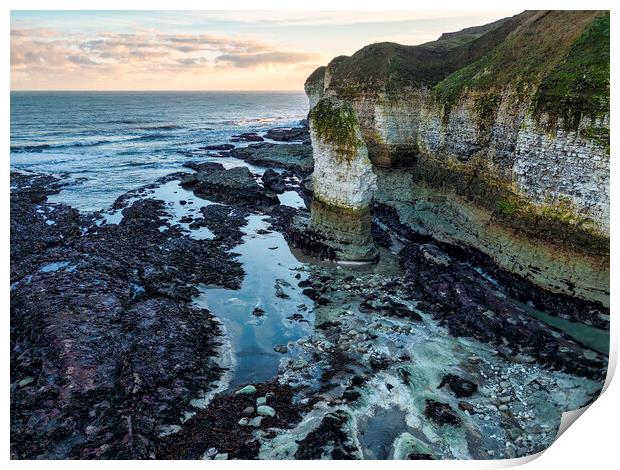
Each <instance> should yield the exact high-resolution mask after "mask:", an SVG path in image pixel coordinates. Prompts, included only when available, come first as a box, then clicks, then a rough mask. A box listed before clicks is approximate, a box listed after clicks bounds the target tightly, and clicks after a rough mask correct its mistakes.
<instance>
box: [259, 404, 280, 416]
mask: <svg viewBox="0 0 620 470" xmlns="http://www.w3.org/2000/svg"><path fill="white" fill-rule="evenodd" d="M256 412H257V413H258V414H259V415H261V416H271V417H273V416H275V415H276V410H274V409H273V408H272V407H270V406H267V405H261V406H259V407H258V408H256Z"/></svg>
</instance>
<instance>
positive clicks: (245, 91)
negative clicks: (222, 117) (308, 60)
mask: <svg viewBox="0 0 620 470" xmlns="http://www.w3.org/2000/svg"><path fill="white" fill-rule="evenodd" d="M9 91H11V92H21V91H25V92H49V91H53V92H63V91H64V92H124V91H130V92H171V91H174V92H183V91H185V92H189V93H194V92H200V91H203V92H217V93H230V92H235V91H236V92H244V93H253V92H255V93H290V92H303V93H305V91H304V90H303V89H301V90H300V89H282V90H242V89H234V90H233V89H231V90H225V89H217V90H215V89H213V90H204V89H196V90H185V89H184V90H175V89H157V90H137V89H134V90H132V89H123V90H109V89H105V90H80V89H77V90H62V89H60V90H59V89H49V90H47V89H45V90H41V89H32V90H28V89H19V90H13V89H11V90H9Z"/></svg>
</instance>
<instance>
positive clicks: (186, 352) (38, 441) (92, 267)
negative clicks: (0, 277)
mask: <svg viewBox="0 0 620 470" xmlns="http://www.w3.org/2000/svg"><path fill="white" fill-rule="evenodd" d="M180 176H181V175H175V176H174V178H179V177H180ZM12 186H13V189H12V190H11V244H12V247H11V280H12V282H13V285H12V293H11V382H12V383H18V382H20V381H23V380H24V377H36V378H37V384H38V386H36V387H35V386H25V387H22V388H19V387H12V390H11V455H12V456H13V457H14V458H116V459H118V458H148V457H151V456H152V455H153V452H154V450H155V441H156V440H157V438H158V434H159V431H158V430H159V429H160V428H161V427H162V426H164V425H166V424H171V423H178V422H179V417H180V416H182V414H183V412H184V411H186V410H187V409H189V408H190V400H191V399H192V398H193V397H195V396H198V395H199V394H200V393H202V392H204V390H207V389H209V388H211V386H212V384H213V382H214V380H216V379H217V378H218V377H219V376H220V374H221V369H220V368H219V367H218V366H217V364H216V363H215V361H214V360H213V357H214V356H215V355H216V354H217V352H216V351H217V347H218V344H219V342H218V337H219V335H220V331H219V326H218V323H217V322H216V321H215V319H214V317H213V316H212V315H211V314H210V313H209V312H208V311H207V310H204V309H200V308H197V307H196V306H194V305H193V304H192V302H191V299H192V297H193V296H194V295H196V294H197V292H198V290H197V286H198V285H199V284H203V283H204V284H214V285H220V286H222V287H226V286H227V287H228V288H238V287H239V285H240V282H241V279H242V277H243V271H242V269H241V266H240V265H239V264H238V263H237V262H236V261H234V255H231V254H230V253H228V251H227V249H226V248H225V247H224V246H223V245H221V244H220V243H218V242H216V241H211V240H201V241H198V240H194V239H191V238H189V237H187V236H186V235H183V234H182V233H181V232H180V231H178V230H177V229H176V228H175V227H171V226H169V225H168V223H167V222H166V220H167V217H166V215H167V214H166V212H165V211H164V207H165V205H164V203H163V201H158V200H153V199H138V200H134V199H135V197H136V195H139V194H142V193H143V192H144V191H143V190H142V189H141V190H138V191H135V192H133V194H131V195H125V196H123V197H121V198H119V199H118V200H117V202H115V204H114V206H115V207H117V208H119V209H120V208H123V207H124V206H125V207H124V208H123V209H122V214H123V219H122V221H121V222H120V223H119V224H118V225H108V224H102V225H100V226H97V225H95V224H94V220H95V219H94V218H92V217H90V216H83V215H81V214H80V213H79V212H78V211H76V210H74V209H71V208H69V207H67V206H64V205H62V204H54V205H53V206H52V205H50V204H48V203H46V202H45V201H42V202H40V203H38V204H37V205H35V204H33V203H32V198H31V197H30V194H31V193H33V192H36V193H37V194H44V195H46V196H47V195H48V194H51V193H53V192H54V191H55V190H56V189H57V181H56V180H54V179H50V178H45V177H39V176H34V175H30V176H27V177H23V176H20V175H15V176H14V177H12ZM128 201H132V202H131V205H128V206H127V204H128ZM52 209H53V210H52ZM47 221H53V222H54V224H51V225H50V224H48V223H46V222H47ZM161 227H165V228H166V230H165V232H166V233H162V231H160V228H161ZM54 265H55V267H53V268H49V267H50V266H54ZM42 267H48V269H44V270H43V269H41V268H42ZM43 293H45V294H44V295H43ZM43 330H44V331H45V334H44V335H41V331H43Z"/></svg>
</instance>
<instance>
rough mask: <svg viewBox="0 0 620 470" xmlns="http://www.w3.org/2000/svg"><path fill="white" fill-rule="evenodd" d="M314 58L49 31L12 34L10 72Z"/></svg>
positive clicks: (256, 48)
mask: <svg viewBox="0 0 620 470" xmlns="http://www.w3.org/2000/svg"><path fill="white" fill-rule="evenodd" d="M317 57H318V56H317V55H316V54H311V53H306V52H297V51H282V50H280V49H279V48H277V47H276V46H274V45H271V44H267V43H265V42H261V41H257V40H255V39H252V38H233V37H227V36H222V35H215V34H164V33H161V32H158V31H139V32H135V33H112V32H102V33H98V34H95V35H90V36H86V35H63V34H62V33H61V32H59V31H54V30H50V29H20V28H13V29H12V30H11V70H12V72H24V73H28V72H29V71H34V70H36V71H37V72H41V71H43V70H46V69H47V70H48V71H49V72H50V73H53V72H58V71H61V70H65V71H75V70H85V69H90V70H94V69H96V68H97V67H99V68H103V67H102V66H105V68H108V69H109V68H111V67H116V68H118V69H119V70H121V69H123V70H124V71H125V72H126V73H140V72H144V71H150V72H152V71H156V70H158V69H160V70H162V71H165V72H172V71H173V70H174V69H175V68H177V69H178V68H182V67H201V68H204V67H205V66H211V67H216V66H220V67H221V66H230V67H238V68H244V69H247V68H255V67H261V66H265V65H278V64H279V65H291V64H299V63H303V62H307V61H310V60H315V61H316V60H317Z"/></svg>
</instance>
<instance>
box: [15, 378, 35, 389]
mask: <svg viewBox="0 0 620 470" xmlns="http://www.w3.org/2000/svg"><path fill="white" fill-rule="evenodd" d="M32 382H34V377H26V378H25V379H22V380H20V381H19V384H18V385H19V387H20V388H23V387H26V386H28V385H30V384H31V383H32Z"/></svg>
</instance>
